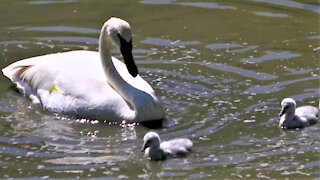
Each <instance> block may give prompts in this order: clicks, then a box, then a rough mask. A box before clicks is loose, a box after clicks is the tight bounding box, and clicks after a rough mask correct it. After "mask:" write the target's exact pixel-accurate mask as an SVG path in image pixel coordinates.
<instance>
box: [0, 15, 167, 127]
mask: <svg viewBox="0 0 320 180" xmlns="http://www.w3.org/2000/svg"><path fill="white" fill-rule="evenodd" d="M108 27H109V30H110V29H112V31H115V30H117V29H118V30H119V32H118V33H119V34H120V35H123V37H124V38H125V39H130V40H131V34H130V33H131V31H129V30H128V29H130V26H129V25H128V24H127V23H126V22H125V21H123V20H121V19H118V18H111V19H110V20H108V21H107V22H106V23H105V24H104V26H103V28H102V31H101V33H106V35H105V36H102V37H104V38H105V39H102V40H101V37H100V48H101V46H102V45H103V44H102V43H105V46H102V47H105V48H107V49H105V50H102V51H104V53H102V52H94V51H69V52H63V53H55V54H48V55H43V56H37V57H32V58H28V59H24V60H21V61H18V62H15V63H13V64H11V65H9V66H7V67H6V68H4V69H3V70H2V71H3V74H4V75H5V76H6V77H8V78H9V79H10V80H11V81H13V82H14V83H15V84H16V85H17V87H18V89H19V90H20V91H21V92H22V93H23V94H24V95H25V96H27V97H29V98H30V99H31V100H32V101H33V102H34V103H40V104H41V105H42V106H44V108H45V109H49V110H51V111H54V112H61V113H65V114H69V115H75V116H77V117H81V118H90V119H100V120H107V121H122V120H128V121H136V122H140V121H149V120H159V119H162V118H163V116H164V113H163V110H162V107H161V105H160V103H159V101H158V99H157V97H156V96H155V93H154V91H153V89H152V88H151V86H150V85H149V84H148V83H147V82H146V81H144V80H143V79H142V78H141V76H140V75H137V76H136V77H133V76H132V75H131V74H130V73H129V72H128V70H127V67H126V65H125V64H124V63H123V62H121V61H120V60H118V59H116V58H114V57H111V56H110V54H109V52H110V51H111V49H110V48H111V42H115V41H117V37H116V34H107V33H109V32H108V31H107V30H106V29H107V28H108ZM123 29H124V30H123ZM112 33H114V32H112ZM128 33H129V34H128ZM110 36H111V37H110ZM110 40H111V41H110ZM115 43H116V45H118V46H119V44H118V43H120V42H115ZM102 54H103V55H104V56H107V57H103V58H101V55H102ZM102 61H112V62H111V63H110V62H108V63H102ZM106 64H107V65H110V64H111V65H112V66H114V69H115V70H112V68H109V67H107V68H106V67H103V66H106ZM106 69H107V71H108V70H109V71H108V73H109V74H110V75H111V74H113V76H114V77H118V79H119V78H120V79H121V81H120V82H118V81H117V80H114V79H112V78H113V77H108V73H106ZM110 69H111V70H110ZM110 82H112V83H113V85H110ZM122 84H128V85H125V86H124V85H122ZM122 86H124V87H126V89H121V88H122ZM118 91H121V92H123V93H122V94H121V93H119V92H118ZM123 96H125V97H123ZM141 111H146V113H143V112H141Z"/></svg>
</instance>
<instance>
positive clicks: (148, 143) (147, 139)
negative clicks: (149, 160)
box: [141, 132, 161, 152]
mask: <svg viewBox="0 0 320 180" xmlns="http://www.w3.org/2000/svg"><path fill="white" fill-rule="evenodd" d="M160 143H161V139H160V136H159V135H158V134H157V133H156V132H148V133H147V134H145V135H144V137H143V145H142V149H141V151H142V152H143V151H144V150H145V149H147V148H148V147H158V146H160Z"/></svg>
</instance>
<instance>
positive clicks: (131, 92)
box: [99, 28, 158, 121]
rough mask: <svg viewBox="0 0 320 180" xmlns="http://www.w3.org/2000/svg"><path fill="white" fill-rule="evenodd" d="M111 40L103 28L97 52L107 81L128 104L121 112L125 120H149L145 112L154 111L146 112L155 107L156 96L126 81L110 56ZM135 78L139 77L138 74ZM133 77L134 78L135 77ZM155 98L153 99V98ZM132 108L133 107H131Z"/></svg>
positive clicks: (156, 103)
mask: <svg viewBox="0 0 320 180" xmlns="http://www.w3.org/2000/svg"><path fill="white" fill-rule="evenodd" d="M111 49H112V41H111V39H110V37H109V36H108V35H107V34H106V33H105V30H104V28H103V29H102V32H101V34H100V39H99V53H100V58H101V62H102V66H103V69H104V71H105V74H106V76H107V80H108V83H109V84H110V85H111V86H112V87H113V88H114V89H115V91H116V92H117V93H118V94H119V95H120V96H121V97H123V98H124V100H125V101H126V102H127V103H128V104H130V105H128V107H127V108H128V109H127V110H123V111H122V112H123V113H122V114H123V115H124V117H123V118H124V119H126V120H135V121H140V120H146V119H147V120H151V119H148V118H149V117H148V116H146V115H147V114H149V115H150V113H154V112H148V109H149V110H150V107H152V106H153V107H156V108H155V109H158V108H157V105H158V102H155V99H156V97H153V96H151V95H150V94H148V93H146V92H144V91H141V90H139V89H137V88H135V87H133V86H131V85H130V84H129V83H128V82H126V81H125V80H124V79H123V78H122V77H121V75H120V74H119V72H118V71H117V69H116V68H115V65H114V63H113V60H112V57H111ZM136 78H141V77H140V76H139V75H138V76H137V77H136ZM136 78H135V79H136ZM154 98H155V99H154ZM132 108H133V109H132Z"/></svg>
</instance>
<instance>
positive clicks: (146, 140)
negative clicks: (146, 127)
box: [141, 132, 193, 161]
mask: <svg viewBox="0 0 320 180" xmlns="http://www.w3.org/2000/svg"><path fill="white" fill-rule="evenodd" d="M192 146H193V143H192V142H191V141H190V140H189V139H186V138H177V139H172V140H169V141H164V142H161V139H160V136H159V135H158V134H157V133H156V132H148V133H146V134H145V135H144V137H143V145H142V149H141V151H142V152H143V151H145V156H149V157H150V158H151V159H152V160H156V161H158V160H165V159H167V158H172V157H182V156H186V155H187V154H189V153H190V152H191V148H192Z"/></svg>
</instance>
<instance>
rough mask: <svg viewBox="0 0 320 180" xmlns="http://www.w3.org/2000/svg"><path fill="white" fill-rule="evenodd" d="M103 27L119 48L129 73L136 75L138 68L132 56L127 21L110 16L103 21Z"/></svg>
mask: <svg viewBox="0 0 320 180" xmlns="http://www.w3.org/2000/svg"><path fill="white" fill-rule="evenodd" d="M103 27H104V31H105V32H106V33H107V35H108V36H109V38H110V39H111V40H112V41H113V42H114V43H115V44H116V46H117V47H118V48H119V49H120V52H121V54H122V57H123V59H124V62H125V64H126V66H127V69H128V71H129V73H130V74H131V75H132V76H133V77H136V76H137V75H138V68H137V66H136V64H135V63H134V60H133V56H132V33H131V28H130V25H129V23H128V22H126V21H124V20H122V19H120V18H116V17H112V18H110V19H109V20H108V21H106V22H105V24H104V25H103Z"/></svg>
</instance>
